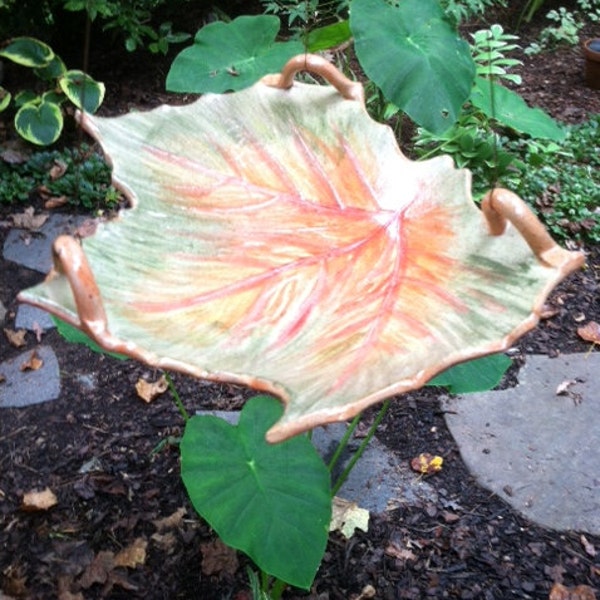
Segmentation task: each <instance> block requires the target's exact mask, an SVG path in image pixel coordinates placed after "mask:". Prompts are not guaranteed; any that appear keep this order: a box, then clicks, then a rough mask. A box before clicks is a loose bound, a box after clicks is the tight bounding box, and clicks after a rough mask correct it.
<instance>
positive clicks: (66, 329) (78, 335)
mask: <svg viewBox="0 0 600 600" xmlns="http://www.w3.org/2000/svg"><path fill="white" fill-rule="evenodd" d="M52 321H53V322H54V325H56V329H57V331H58V333H59V334H60V335H61V336H62V337H63V338H64V339H65V340H66V341H67V342H70V343H71V344H82V345H84V346H86V347H87V348H89V349H90V350H92V351H93V352H97V353H99V354H106V355H107V356H111V357H112V358H116V359H117V360H129V357H128V356H125V355H123V354H117V353H116V352H108V351H107V350H104V349H103V348H101V347H100V346H98V344H96V342H94V341H93V340H92V339H90V338H89V337H88V336H87V335H85V333H83V331H81V330H80V329H77V328H76V327H73V325H70V324H69V323H66V322H65V321H62V320H61V319H58V318H56V317H52Z"/></svg>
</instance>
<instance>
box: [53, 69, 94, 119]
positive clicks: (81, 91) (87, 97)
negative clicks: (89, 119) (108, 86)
mask: <svg viewBox="0 0 600 600" xmlns="http://www.w3.org/2000/svg"><path fill="white" fill-rule="evenodd" d="M58 83H59V85H60V89H61V90H62V91H63V92H64V93H65V95H66V96H67V98H68V99H69V100H70V101H71V102H72V103H73V104H74V105H75V106H77V108H81V109H85V110H86V111H87V112H90V113H94V112H96V110H98V108H99V106H100V105H101V104H102V101H103V100H104V91H105V88H104V84H103V83H100V82H98V81H95V80H94V79H93V78H92V77H90V76H89V75H87V74H86V73H84V72H83V71H78V70H71V71H67V72H66V73H65V74H64V75H63V76H62V77H61V78H60V79H59V81H58Z"/></svg>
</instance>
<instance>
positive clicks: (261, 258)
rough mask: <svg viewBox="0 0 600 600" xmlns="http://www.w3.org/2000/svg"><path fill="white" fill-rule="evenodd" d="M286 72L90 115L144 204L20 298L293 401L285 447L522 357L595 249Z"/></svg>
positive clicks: (63, 248) (182, 365)
mask: <svg viewBox="0 0 600 600" xmlns="http://www.w3.org/2000/svg"><path fill="white" fill-rule="evenodd" d="M304 60H305V58H304V57H302V61H304ZM272 81H273V80H272V79H271V78H269V79H265V80H264V81H261V82H259V83H257V84H255V85H254V86H252V87H250V88H248V89H245V90H243V91H240V92H236V93H232V94H224V95H207V96H203V97H202V98H200V99H199V100H197V101H196V102H195V103H193V104H189V105H186V106H178V107H171V106H163V107H160V108H157V109H155V110H152V111H149V112H135V113H129V114H126V115H123V116H120V117H114V118H103V117H97V116H89V115H86V116H85V117H84V119H83V123H84V126H85V127H86V129H87V130H88V131H89V132H90V133H91V134H92V135H93V136H94V137H96V138H97V139H98V140H99V141H100V143H101V144H102V146H103V148H104V150H105V152H106V154H107V155H108V157H109V159H110V162H111V164H112V165H113V166H114V173H113V176H114V179H115V182H116V183H117V184H118V185H119V186H120V187H121V189H123V190H125V191H126V193H127V194H128V195H129V197H130V199H131V203H132V206H133V208H131V209H130V210H126V211H123V212H122V213H121V215H120V218H119V219H116V220H115V221H112V222H108V223H104V224H101V225H100V226H99V227H98V229H97V232H96V234H95V235H94V236H91V237H89V238H86V239H85V240H84V242H83V247H82V246H81V245H80V244H79V243H78V242H76V241H75V240H73V239H71V238H64V237H63V238H59V239H58V241H57V243H56V244H55V256H56V260H57V267H56V269H55V270H54V271H53V272H52V273H51V275H50V276H49V278H48V280H47V281H46V282H44V283H43V284H41V285H39V286H37V287H34V288H32V289H30V290H27V291H25V292H23V293H22V294H21V296H20V297H21V299H23V300H25V301H28V302H31V303H33V304H36V305H39V306H42V307H44V308H46V309H48V310H50V311H51V312H54V313H55V314H56V315H57V316H59V317H60V318H62V319H63V320H65V321H67V322H68V323H71V324H73V325H75V326H77V327H79V328H81V329H83V330H84V331H85V332H86V333H87V334H88V335H90V337H92V338H93V339H94V341H95V342H97V343H98V344H99V345H100V346H102V347H103V348H105V349H108V350H111V351H114V352H118V353H120V354H125V355H128V356H131V357H133V358H136V359H140V360H143V361H145V362H147V363H149V364H151V365H156V366H159V367H161V368H172V369H177V370H180V371H183V372H186V373H189V374H192V375H195V376H198V377H204V378H208V379H212V380H215V381H232V382H236V383H241V384H246V385H249V386H251V387H255V388H257V389H259V390H261V391H268V392H271V393H272V394H275V395H277V396H279V397H280V398H281V399H282V400H283V401H284V403H285V410H284V412H283V415H282V416H281V418H280V419H279V420H278V421H277V422H276V423H275V424H274V425H273V427H271V429H270V430H269V432H268V434H267V435H268V439H269V440H270V441H280V440H283V439H285V438H288V437H290V436H293V435H295V434H297V433H299V432H301V431H304V430H307V429H310V428H312V427H315V426H317V425H319V424H323V423H327V422H332V421H337V420H342V419H347V418H348V417H350V416H352V415H354V414H356V413H357V412H359V411H361V410H363V409H364V408H365V407H367V406H369V405H371V404H373V403H375V402H377V401H380V400H382V399H384V398H387V397H389V396H391V395H394V394H398V393H401V392H404V391H407V390H410V389H415V388H417V387H420V386H422V385H424V384H425V383H426V382H427V381H428V380H429V379H431V378H432V377H433V376H435V375H436V374H437V373H439V372H441V371H443V370H444V369H447V368H448V367H450V366H451V365H453V364H456V363H461V362H464V361H467V360H469V359H470V358H477V357H481V356H483V355H485V354H490V353H494V352H500V351H502V350H505V349H506V348H507V347H508V346H509V345H510V344H511V343H512V342H513V341H514V339H515V338H516V337H518V336H519V335H522V334H523V333H524V332H525V331H527V330H528V329H531V328H532V327H533V326H534V325H535V324H536V322H537V315H538V313H539V311H540V310H541V307H542V305H543V302H544V300H545V298H546V297H547V295H548V293H549V291H550V289H551V288H552V286H553V285H554V284H556V283H557V282H558V281H559V280H560V279H562V278H563V277H564V276H565V275H566V274H567V273H568V272H570V271H571V270H573V269H575V268H577V267H578V266H579V265H580V264H581V261H582V256H581V255H580V254H578V253H570V252H567V251H565V250H562V249H560V248H558V247H557V246H556V245H555V244H554V243H553V242H552V240H550V238H549V237H548V236H547V234H546V233H545V232H542V233H543V235H542V234H540V235H537V234H536V235H535V236H530V238H533V239H534V241H535V243H532V247H533V249H532V247H530V245H529V243H531V240H530V241H529V243H528V242H527V241H526V240H525V239H524V238H523V237H522V236H521V234H520V233H519V230H518V229H517V228H516V227H512V226H509V227H508V228H505V226H504V224H503V223H504V221H503V219H502V218H499V217H498V215H496V213H495V212H494V210H495V209H493V210H492V212H493V213H494V215H496V216H493V215H492V216H491V217H490V216H488V217H486V218H484V216H483V215H482V212H481V211H480V210H479V208H477V206H476V205H475V204H474V203H473V201H472V199H471V196H470V192H469V174H468V173H467V172H466V171H462V170H456V169H455V168H454V166H453V164H452V161H451V159H450V158H448V157H441V158H436V159H432V160H429V161H424V162H413V161H410V160H409V159H407V158H406V157H405V156H404V155H403V154H402V153H401V152H400V150H399V149H398V146H397V144H396V140H395V138H394V135H393V132H392V131H391V130H390V129H389V128H387V127H384V126H382V125H379V124H377V123H375V122H374V121H372V120H371V119H370V118H369V116H368V115H367V113H366V111H365V108H364V105H363V104H362V103H361V102H360V101H357V100H350V99H347V98H344V97H342V96H341V95H340V94H339V93H338V92H337V91H336V90H335V89H334V88H332V87H331V86H321V85H308V84H301V83H295V84H293V85H292V86H291V87H289V89H287V87H286V89H280V88H279V87H273V83H272ZM506 194H508V193H506ZM503 197H504V196H502V194H500V195H499V196H498V198H496V197H495V196H494V199H493V200H494V206H496V203H497V202H500V204H502V202H503V200H502V198H503ZM510 198H512V196H510ZM509 204H510V203H509ZM484 206H487V205H485V204H484ZM490 206H491V204H490ZM486 210H487V209H486ZM513 213H514V214H515V215H520V218H524V216H523V215H527V214H528V215H530V219H532V220H533V221H532V222H535V223H537V226H539V227H540V228H541V225H539V222H537V221H536V220H535V217H534V216H533V215H532V214H531V213H530V212H527V209H526V208H525V206H524V205H518V208H516V209H515V210H513ZM486 214H488V213H486ZM528 218H529V217H528ZM519 228H520V229H521V230H524V227H521V225H519ZM538 233H539V232H538ZM542 242H543V243H542ZM540 247H541V248H540Z"/></svg>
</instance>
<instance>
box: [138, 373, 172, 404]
mask: <svg viewBox="0 0 600 600" xmlns="http://www.w3.org/2000/svg"><path fill="white" fill-rule="evenodd" d="M168 388H169V384H168V383H167V378H166V377H165V376H164V375H162V376H161V378H160V379H159V380H158V381H154V382H152V381H146V380H145V379H140V380H138V382H137V383H136V384H135V391H136V392H137V395H138V396H139V397H140V398H141V399H142V400H143V401H144V402H152V401H153V400H154V399H155V398H157V397H158V396H160V395H161V394H164V393H165V392H166V391H167V389H168Z"/></svg>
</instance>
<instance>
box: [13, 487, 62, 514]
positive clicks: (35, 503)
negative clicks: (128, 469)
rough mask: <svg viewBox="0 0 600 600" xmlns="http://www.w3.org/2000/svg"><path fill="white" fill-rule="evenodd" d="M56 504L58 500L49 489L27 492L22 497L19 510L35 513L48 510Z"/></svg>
mask: <svg viewBox="0 0 600 600" xmlns="http://www.w3.org/2000/svg"><path fill="white" fill-rule="evenodd" d="M56 504H58V499H57V497H56V495H55V494H54V492H53V491H52V490H51V489H50V488H45V489H44V490H42V491H33V492H27V493H26V494H25V495H24V496H23V502H22V503H21V510H24V511H27V512H36V511H39V510H48V509H49V508H52V507H53V506H56Z"/></svg>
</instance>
